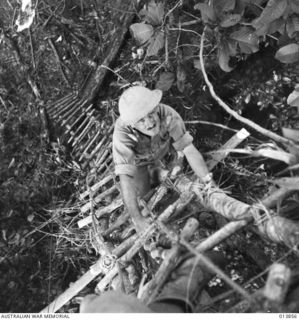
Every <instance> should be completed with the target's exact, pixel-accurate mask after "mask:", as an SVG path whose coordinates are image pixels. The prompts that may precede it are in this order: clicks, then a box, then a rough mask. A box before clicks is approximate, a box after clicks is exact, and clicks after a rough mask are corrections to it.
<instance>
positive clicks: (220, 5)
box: [212, 0, 236, 16]
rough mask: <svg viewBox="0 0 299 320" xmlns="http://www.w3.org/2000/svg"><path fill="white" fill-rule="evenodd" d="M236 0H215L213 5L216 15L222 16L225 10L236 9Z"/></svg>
mask: <svg viewBox="0 0 299 320" xmlns="http://www.w3.org/2000/svg"><path fill="white" fill-rule="evenodd" d="M235 5H236V0H213V1H212V6H213V8H214V9H215V12H216V15H217V16H221V15H222V14H223V13H225V12H230V11H232V10H234V8H235Z"/></svg>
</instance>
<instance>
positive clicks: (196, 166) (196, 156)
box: [183, 143, 212, 183]
mask: <svg viewBox="0 0 299 320" xmlns="http://www.w3.org/2000/svg"><path fill="white" fill-rule="evenodd" d="M183 153H184V155H185V156H186V159H187V161H188V163H189V165H190V167H191V168H192V170H193V171H194V173H195V174H196V175H197V176H198V177H199V178H200V179H201V180H202V182H204V183H208V182H210V181H211V180H212V175H211V174H210V172H209V169H208V167H207V165H206V162H205V160H204V158H203V156H202V155H201V153H200V152H199V151H198V150H197V149H196V148H195V146H194V144H193V143H191V144H189V145H188V146H187V147H186V148H185V149H184V150H183Z"/></svg>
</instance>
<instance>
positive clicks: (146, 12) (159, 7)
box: [139, 0, 164, 26]
mask: <svg viewBox="0 0 299 320" xmlns="http://www.w3.org/2000/svg"><path fill="white" fill-rule="evenodd" d="M139 14H140V15H141V16H142V17H143V19H144V20H145V21H146V22H148V23H150V24H152V25H153V26H158V25H161V24H162V22H163V17H164V4H163V3H162V2H159V3H156V2H155V1H154V0H152V1H150V3H149V4H147V6H145V7H144V8H143V9H142V10H140V12H139Z"/></svg>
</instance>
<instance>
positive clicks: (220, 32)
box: [194, 0, 299, 72]
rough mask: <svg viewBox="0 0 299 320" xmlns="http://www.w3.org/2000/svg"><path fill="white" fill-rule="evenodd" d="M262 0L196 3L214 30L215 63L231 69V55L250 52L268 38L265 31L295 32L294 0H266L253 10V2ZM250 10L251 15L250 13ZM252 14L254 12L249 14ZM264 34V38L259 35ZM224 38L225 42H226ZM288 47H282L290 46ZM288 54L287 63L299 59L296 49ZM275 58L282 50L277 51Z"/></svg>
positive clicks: (256, 3) (268, 32) (267, 33)
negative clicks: (232, 45)
mask: <svg viewBox="0 0 299 320" xmlns="http://www.w3.org/2000/svg"><path fill="white" fill-rule="evenodd" d="M263 2H265V1H242V0H238V1H222V0H217V1H216V0H215V1H212V3H211V5H208V4H206V3H198V4H196V5H195V7H194V8H195V9H198V10H200V12H201V16H202V19H203V21H204V23H205V24H206V25H207V26H209V28H210V29H211V30H212V31H213V33H214V36H215V38H216V39H221V41H220V42H218V46H217V50H218V63H219V66H220V68H221V69H222V70H224V71H226V72H230V71H231V70H232V67H231V66H230V65H229V61H230V57H235V56H236V57H240V56H242V55H250V54H252V53H255V52H257V51H258V50H259V45H260V43H261V42H265V41H266V42H267V40H266V39H265V37H266V36H267V35H269V36H272V35H273V34H276V33H279V34H280V35H281V37H282V36H285V35H287V36H288V37H289V38H290V39H291V38H294V37H296V35H297V33H298V29H299V27H298V17H297V16H295V15H294V13H296V10H297V6H296V4H295V2H294V1H287V0H282V1H280V0H269V1H267V3H266V5H265V7H264V8H262V11H261V13H260V14H259V15H258V14H256V12H255V11H253V10H252V5H261V4H262V3H263ZM249 12H250V13H251V15H249ZM252 14H254V15H255V16H253V17H252ZM261 37H263V38H261ZM229 39H232V40H234V41H236V43H237V47H238V50H237V51H236V50H230V45H229ZM226 42H227V43H226ZM290 49H291V47H288V49H284V50H290ZM284 50H283V54H282V56H283V57H284V56H286V55H289V57H288V58H286V61H287V62H286V63H293V62H296V61H298V57H297V55H296V53H294V52H293V51H292V52H289V53H286V52H284ZM277 58H278V59H280V60H281V59H283V58H281V52H278V57H277Z"/></svg>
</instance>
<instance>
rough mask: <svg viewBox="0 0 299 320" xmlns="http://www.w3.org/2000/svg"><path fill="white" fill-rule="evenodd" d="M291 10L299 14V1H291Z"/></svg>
mask: <svg viewBox="0 0 299 320" xmlns="http://www.w3.org/2000/svg"><path fill="white" fill-rule="evenodd" d="M290 5H291V9H292V10H293V11H294V12H295V13H297V14H299V2H298V0H290Z"/></svg>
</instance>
